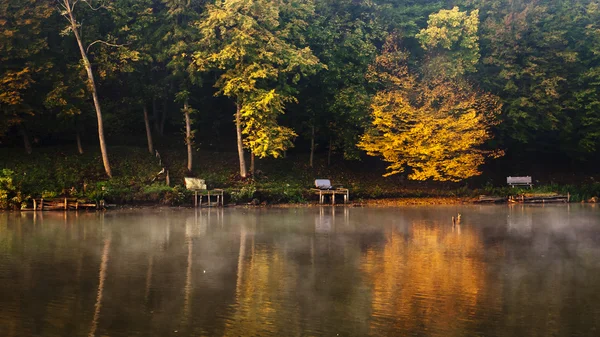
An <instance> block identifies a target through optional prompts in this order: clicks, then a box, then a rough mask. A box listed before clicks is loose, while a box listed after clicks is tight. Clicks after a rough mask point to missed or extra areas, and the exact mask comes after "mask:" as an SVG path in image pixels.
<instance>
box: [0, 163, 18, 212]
mask: <svg viewBox="0 0 600 337" xmlns="http://www.w3.org/2000/svg"><path fill="white" fill-rule="evenodd" d="M13 175H14V172H13V171H11V170H8V169H1V170H0V209H7V208H8V207H9V206H11V205H17V204H18V203H20V202H21V194H20V192H19V190H18V188H17V187H16V186H15V184H14V181H13Z"/></svg>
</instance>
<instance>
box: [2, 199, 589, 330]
mask: <svg viewBox="0 0 600 337" xmlns="http://www.w3.org/2000/svg"><path fill="white" fill-rule="evenodd" d="M599 210H600V208H598V207H596V206H595V205H557V206H523V205H509V206H507V205H503V206H471V205H469V206H463V205H459V206H428V207H403V208H347V207H310V208H285V209H278V208H273V209H271V208H264V209H263V208H260V209H243V208H226V209H214V208H213V209H198V210H194V209H142V210H120V211H114V212H106V213H95V212H90V213H85V212H80V213H72V212H71V213H63V212H56V213H53V212H44V213H0V336H9V337H10V336H132V335H139V336H202V335H210V336H221V335H222V336H300V335H311V336H314V335H327V336H332V335H333V336H335V335H337V334H339V335H340V336H364V335H372V336H381V335H397V336H405V335H418V336H453V335H455V336H472V335H485V336H525V335H539V336H548V335H553V336H578V335H579V336H591V335H597V334H598V332H597V329H598V328H599V322H600V282H599V281H600V211H599ZM459 213H460V214H461V217H460V218H461V220H460V224H459V225H455V226H453V224H452V217H453V216H454V217H457V216H458V214H459Z"/></svg>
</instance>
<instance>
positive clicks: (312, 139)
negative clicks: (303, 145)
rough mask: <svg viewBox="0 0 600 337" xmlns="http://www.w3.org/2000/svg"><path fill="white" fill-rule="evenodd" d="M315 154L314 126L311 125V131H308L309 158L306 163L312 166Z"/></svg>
mask: <svg viewBox="0 0 600 337" xmlns="http://www.w3.org/2000/svg"><path fill="white" fill-rule="evenodd" d="M314 156H315V126H314V125H313V126H312V129H311V133H310V160H309V163H308V165H309V166H310V167H313V159H314Z"/></svg>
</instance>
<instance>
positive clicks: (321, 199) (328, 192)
mask: <svg viewBox="0 0 600 337" xmlns="http://www.w3.org/2000/svg"><path fill="white" fill-rule="evenodd" d="M311 191H313V192H314V193H315V194H318V195H319V204H323V203H325V196H327V195H328V196H330V197H329V198H330V199H331V204H332V205H335V196H336V195H342V196H344V204H346V203H348V201H349V200H350V190H349V189H347V188H336V189H329V190H325V189H319V188H311Z"/></svg>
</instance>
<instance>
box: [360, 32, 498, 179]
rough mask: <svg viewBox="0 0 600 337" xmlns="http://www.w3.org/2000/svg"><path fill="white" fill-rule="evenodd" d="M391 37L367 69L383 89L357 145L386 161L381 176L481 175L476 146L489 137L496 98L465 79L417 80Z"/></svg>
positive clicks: (480, 152)
mask: <svg viewBox="0 0 600 337" xmlns="http://www.w3.org/2000/svg"><path fill="white" fill-rule="evenodd" d="M407 57H408V56H407V53H405V52H403V51H401V50H400V49H399V48H398V44H397V42H396V41H395V36H391V37H390V38H388V40H387V41H386V43H385V45H384V48H383V52H382V54H381V55H379V56H378V57H377V58H376V60H375V62H374V64H373V65H372V66H371V67H370V69H369V74H368V76H369V78H370V80H373V81H377V82H378V83H380V84H382V87H383V89H382V90H380V91H379V92H377V93H376V94H375V96H374V97H373V99H372V101H371V119H372V121H371V125H370V127H369V128H368V129H367V130H366V132H365V134H364V135H363V136H362V137H361V140H360V142H359V143H358V146H359V147H360V148H362V149H363V150H365V151H366V152H367V154H369V155H372V156H381V157H383V159H384V160H385V161H387V162H389V163H390V165H389V166H388V172H387V173H386V174H385V175H386V176H389V175H392V174H396V173H401V172H404V171H405V169H407V168H410V174H409V175H408V177H409V178H410V179H414V180H426V179H434V180H440V181H459V180H461V179H465V178H468V177H471V176H475V175H478V174H480V171H479V166H480V165H481V164H483V163H484V160H485V159H486V158H487V157H493V156H498V155H501V152H499V151H486V150H482V149H481V148H480V147H481V145H483V144H484V143H485V142H486V141H487V140H489V139H491V138H492V135H491V133H490V127H491V126H492V125H493V124H494V123H495V121H496V119H495V117H496V116H497V115H498V114H499V113H500V108H501V105H500V103H499V99H498V98H497V97H495V96H493V95H491V94H489V93H485V92H481V91H478V90H476V89H474V88H473V87H472V86H471V85H470V84H469V83H468V82H467V81H465V80H462V79H460V78H452V79H449V78H447V77H428V78H419V77H418V76H416V75H414V74H412V73H411V72H410V71H409V69H408V66H407V64H406V60H407Z"/></svg>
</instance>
